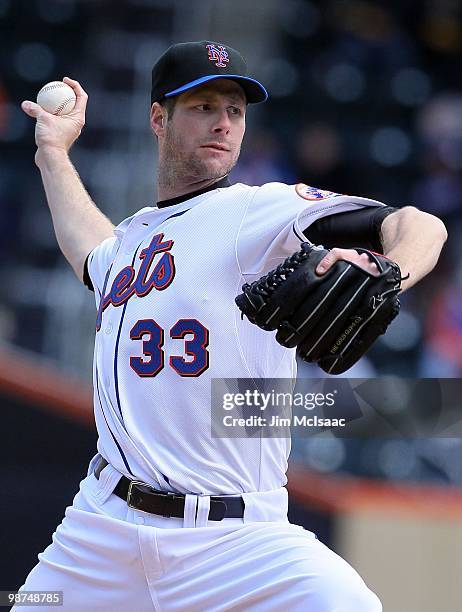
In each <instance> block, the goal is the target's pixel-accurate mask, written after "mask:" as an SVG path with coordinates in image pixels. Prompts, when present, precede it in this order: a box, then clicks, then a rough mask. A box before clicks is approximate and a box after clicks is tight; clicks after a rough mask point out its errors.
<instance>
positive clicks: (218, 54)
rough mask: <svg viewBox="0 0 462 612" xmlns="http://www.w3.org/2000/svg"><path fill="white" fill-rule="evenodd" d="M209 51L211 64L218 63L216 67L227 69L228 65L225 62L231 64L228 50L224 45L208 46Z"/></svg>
mask: <svg viewBox="0 0 462 612" xmlns="http://www.w3.org/2000/svg"><path fill="white" fill-rule="evenodd" d="M206 47H207V49H208V50H209V60H210V61H211V62H216V63H215V66H218V68H226V64H225V63H224V62H229V57H228V52H227V51H226V48H225V47H223V46H222V45H219V46H217V45H211V44H210V45H206Z"/></svg>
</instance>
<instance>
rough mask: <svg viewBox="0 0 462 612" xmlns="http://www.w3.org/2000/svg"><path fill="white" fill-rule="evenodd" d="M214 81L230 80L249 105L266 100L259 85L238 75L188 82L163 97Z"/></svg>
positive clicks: (262, 88) (248, 78)
mask: <svg viewBox="0 0 462 612" xmlns="http://www.w3.org/2000/svg"><path fill="white" fill-rule="evenodd" d="M214 79H231V80H233V81H236V82H237V83H239V85H241V87H242V89H243V90H244V92H245V95H246V97H247V101H248V102H249V103H251V104H258V103H259V102H264V101H265V100H267V99H268V92H267V91H266V89H265V88H264V87H263V85H262V84H261V83H259V82H258V81H256V80H255V79H251V78H250V77H245V76H241V75H240V74H211V75H209V76H204V77H201V78H200V79H196V80H195V81H190V82H189V83H186V85H182V86H181V87H178V88H177V89H174V90H173V91H169V92H168V93H166V94H165V97H166V98H170V97H171V96H176V95H178V94H180V93H183V91H188V89H192V88H193V87H197V86H198V85H202V84H203V83H207V81H213V80H214Z"/></svg>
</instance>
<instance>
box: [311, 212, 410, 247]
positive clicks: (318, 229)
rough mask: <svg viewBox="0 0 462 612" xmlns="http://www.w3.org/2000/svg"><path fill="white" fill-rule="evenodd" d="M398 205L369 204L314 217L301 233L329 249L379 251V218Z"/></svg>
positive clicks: (381, 221) (383, 217) (380, 244)
mask: <svg viewBox="0 0 462 612" xmlns="http://www.w3.org/2000/svg"><path fill="white" fill-rule="evenodd" d="M397 210H399V208H394V207H393V206H381V207H376V206H370V207H367V208H361V209H359V210H351V211H347V212H342V213H338V214H336V215H330V216H328V217H323V218H322V219H318V220H317V221H315V222H314V223H313V224H312V225H310V226H309V227H308V228H307V229H306V230H304V232H303V233H304V235H305V236H306V238H308V240H309V241H310V242H313V243H314V244H322V245H323V246H324V247H326V248H328V249H331V248H333V247H340V248H344V249H352V248H354V247H363V248H365V249H370V250H371V251H376V252H377V253H383V245H382V240H381V234H380V228H381V226H382V223H383V220H384V219H385V218H386V217H388V215H390V214H392V213H394V212H396V211H397Z"/></svg>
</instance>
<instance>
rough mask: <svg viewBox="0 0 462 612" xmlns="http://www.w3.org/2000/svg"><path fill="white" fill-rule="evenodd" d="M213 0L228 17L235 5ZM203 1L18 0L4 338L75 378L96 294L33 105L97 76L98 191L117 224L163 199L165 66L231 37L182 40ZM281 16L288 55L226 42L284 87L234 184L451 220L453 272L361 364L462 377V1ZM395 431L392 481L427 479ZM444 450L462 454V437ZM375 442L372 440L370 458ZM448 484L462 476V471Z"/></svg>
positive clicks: (6, 31) (4, 62)
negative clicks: (155, 131)
mask: <svg viewBox="0 0 462 612" xmlns="http://www.w3.org/2000/svg"><path fill="white" fill-rule="evenodd" d="M193 4H194V3H193ZM198 4H199V3H198ZM200 4H201V6H202V14H203V15H205V14H206V11H209V15H214V16H215V20H219V14H218V11H219V7H220V6H224V3H223V2H221V1H217V2H215V3H214V2H211V1H209V2H206V1H205V0H204V2H201V3H200ZM244 4H245V3H244ZM237 5H239V2H237V3H236V6H237ZM247 6H248V10H249V12H251V11H252V7H251V6H250V5H247ZM259 6H260V10H263V9H262V7H261V5H259ZM254 8H255V7H254ZM188 10H189V11H193V10H194V9H193V8H192V7H191V3H188V2H184V1H182V0H177V1H176V2H165V1H164V0H124V1H121V2H117V3H115V2H109V1H108V0H92V1H85V0H28V1H26V0H15V1H13V0H0V32H1V35H0V151H1V155H0V231H1V235H2V240H1V242H0V255H1V260H0V274H1V275H2V278H3V282H2V283H1V285H0V339H1V340H3V341H4V342H11V343H14V344H15V345H18V346H21V347H24V348H27V349H30V350H33V351H37V352H39V353H41V354H46V355H47V356H49V357H50V358H52V359H54V360H55V361H57V362H59V363H60V365H61V366H62V368H63V369H64V370H67V371H69V372H72V373H81V374H83V375H85V376H87V375H88V374H89V372H90V367H91V366H90V364H91V354H92V335H93V320H94V303H93V297H92V295H90V294H89V293H88V292H86V290H82V288H81V287H80V285H79V282H78V281H77V280H76V279H75V278H74V277H73V275H72V273H71V272H70V270H69V269H68V268H67V265H66V263H65V262H64V259H63V258H62V257H61V255H60V254H59V251H58V248H57V245H56V241H55V238H54V235H53V231H52V224H51V220H50V216H49V213H48V210H47V207H46V204H45V199H44V194H43V190H42V187H41V183H40V179H39V175H38V172H37V170H36V169H35V167H34V164H33V155H34V145H33V125H32V122H31V120H30V119H29V118H27V117H26V116H25V115H23V113H22V111H21V110H20V108H19V104H20V102H21V100H23V99H26V98H28V99H31V98H34V97H35V95H36V93H37V91H38V89H39V88H40V87H41V86H42V85H43V84H44V83H45V82H47V81H50V80H56V79H61V78H62V77H63V76H66V75H69V76H71V77H73V78H77V79H78V80H80V81H81V83H82V84H83V85H84V87H85V88H86V89H87V91H88V92H89V94H90V102H89V109H88V116H87V127H86V128H85V130H84V133H83V134H82V137H81V139H80V141H79V143H78V144H77V145H76V146H75V148H74V150H73V152H72V158H73V160H74V162H75V164H76V166H77V168H78V170H79V172H80V174H81V176H82V178H83V181H84V183H85V185H86V186H87V188H88V189H89V191H90V193H91V195H92V196H93V198H94V199H95V201H96V202H97V204H98V205H99V206H101V208H102V209H103V210H104V211H105V212H106V213H107V214H108V216H109V217H111V219H112V220H113V221H114V222H115V223H118V222H119V221H120V220H122V219H123V218H124V217H125V216H127V215H129V214H131V213H133V212H134V211H135V210H137V209H139V208H141V207H142V206H146V205H151V204H153V203H154V202H155V193H154V182H155V155H154V146H153V144H154V143H153V139H152V136H151V135H150V132H149V129H148V112H149V87H150V69H151V67H152V63H153V61H154V60H155V58H156V57H157V56H158V55H159V54H160V53H161V52H162V51H163V50H164V49H165V48H166V47H167V46H168V45H169V44H171V43H172V42H178V41H179V40H186V39H188V38H189V39H192V38H195V39H202V38H211V39H212V40H217V39H218V40H219V41H222V38H220V36H218V35H217V36H215V34H219V32H220V30H219V29H218V30H217V31H215V29H214V28H213V27H212V25H213V23H214V22H213V21H210V22H209V24H208V27H205V26H204V30H203V31H202V32H201V31H200V29H199V30H198V29H197V27H196V29H194V30H191V35H190V36H185V35H184V32H185V29H184V28H185V26H184V24H183V29H182V30H181V32H182V37H181V38H178V36H179V35H178V31H179V30H178V21H179V19H182V20H183V21H184V19H185V11H186V12H187V11H188ZM197 10H199V9H197ZM267 10H268V11H269V12H271V15H270V17H271V18H270V19H269V22H270V23H271V24H272V27H271V29H268V30H267V37H268V40H270V41H271V45H270V48H271V51H270V52H268V50H267V48H266V50H264V51H262V49H264V48H265V47H264V45H263V46H262V45H259V47H258V48H259V49H260V53H258V54H257V53H256V54H255V56H254V55H252V53H250V55H249V53H248V52H247V53H246V52H245V48H247V49H249V48H250V49H252V41H250V43H249V41H248V40H247V41H246V44H245V45H244V49H243V48H242V46H241V45H240V42H242V41H241V39H240V37H239V27H238V25H239V24H236V35H235V37H233V38H228V39H224V40H223V42H225V43H228V44H231V45H232V46H235V47H237V48H240V49H242V50H243V52H244V53H245V54H246V55H247V59H248V63H249V66H250V70H251V72H252V73H253V74H255V75H256V76H257V78H259V79H260V80H261V81H262V82H263V83H264V84H265V85H266V86H267V88H268V90H269V92H270V100H269V102H268V103H266V104H264V105H261V106H259V107H257V108H253V109H250V112H249V118H248V130H247V135H246V138H245V140H244V146H243V152H242V155H241V159H240V162H239V164H238V166H237V167H236V169H235V170H234V171H233V173H232V179H233V180H234V181H242V182H246V183H249V184H262V183H265V182H269V181H284V182H288V183H296V182H304V183H308V184H311V185H315V186H317V187H320V188H324V189H329V190H332V191H336V192H341V193H351V194H355V195H361V196H368V197H372V198H375V199H378V200H381V201H383V202H385V203H386V204H389V205H392V206H398V207H400V206H405V205H409V204H412V205H415V206H417V207H418V208H420V209H422V210H424V211H427V212H430V213H433V214H436V215H438V216H439V217H441V218H442V219H443V220H444V222H445V223H446V226H447V229H448V232H449V240H448V242H447V245H446V247H445V249H444V253H443V256H442V258H441V260H440V263H439V265H438V267H437V269H436V270H435V271H434V272H433V273H431V274H430V275H429V276H428V277H427V278H426V279H425V280H424V281H422V282H421V283H420V284H419V285H418V286H417V287H416V288H414V289H413V290H412V291H410V292H409V293H405V294H403V296H402V312H401V315H400V316H399V317H398V318H397V319H396V320H395V321H394V322H393V324H392V326H391V328H390V330H389V332H388V333H387V334H386V335H385V336H384V337H383V338H382V339H380V341H379V342H378V343H377V344H376V345H375V346H374V348H373V350H372V351H371V352H370V354H369V355H368V358H367V359H365V360H364V361H363V362H362V363H361V364H360V366H359V369H358V370H357V371H356V372H357V373H356V376H359V377H361V376H374V375H377V374H378V375H382V374H396V375H400V376H407V377H415V378H421V377H442V378H444V377H460V376H461V375H462V309H461V307H460V304H461V303H462V267H461V266H460V265H459V261H460V259H461V256H462V174H461V170H462V86H461V83H460V76H459V74H460V62H459V60H460V57H461V52H462V3H461V2H460V1H454V0H427V1H426V2H417V1H416V0H401V1H400V2H386V3H385V2H366V1H363V0H330V1H326V2H320V1H318V2H315V1H310V0H284V2H280V1H277V0H274V1H273V0H271V1H269V0H268V2H267ZM210 19H211V17H210ZM249 19H251V17H249ZM191 23H192V21H191ZM228 31H229V30H228ZM260 36H261V34H260ZM255 45H256V48H257V42H255ZM302 369H303V366H302ZM392 442H393V444H392V447H389V448H388V447H387V449H386V450H384V451H383V452H382V455H380V456H382V458H383V457H384V458H385V459H383V461H384V462H385V463H384V465H389V466H392V467H391V468H389V472H388V473H387V472H386V470H385V471H384V470H382V473H381V475H382V476H384V477H407V476H410V475H411V476H412V475H414V476H415V477H419V474H420V476H421V475H422V474H421V473H420V472H419V470H418V466H419V465H421V464H420V463H418V462H417V463H416V462H415V457H416V456H417V455H416V453H417V451H413V452H414V454H412V452H411V451H409V449H408V448H407V447H406V448H404V447H403V446H402V445H401V446H399V444H400V443H398V442H399V441H396V440H395V441H392ZM403 444H404V443H403ZM438 444H443V445H444V444H446V446H447V445H448V444H449V446H451V444H452V445H453V446H451V448H450V449H449V450H450V451H451V453H454V452H459V453H461V452H462V450H461V447H460V445H459V442H458V441H453V442H451V441H450V440H449V441H448V440H443V441H441V440H440V441H439V442H438ZM342 445H343V446H342ZM295 446H296V452H298V451H297V448H298V446H297V444H296V445H295ZM308 446H309V445H308ZM340 446H341V447H342V448H343V450H342V448H341V449H340V450H339V448H340V447H339V441H335V440H334V442H332V448H331V451H329V452H330V454H329V453H328V451H327V450H326V449H328V445H323V446H319V445H318V450H319V451H320V452H321V455H322V456H323V457H328V459H326V462H327V463H326V465H327V466H329V465H330V466H331V468H329V467H327V468H326V469H343V468H345V469H349V470H350V471H354V470H355V469H357V470H358V471H359V472H360V473H363V472H364V470H365V468H364V467H357V468H354V466H352V465H351V461H349V462H348V461H346V460H345V462H344V463H342V461H340V460H337V461H333V460H332V457H337V459H338V458H339V457H340V458H342V457H344V455H343V454H342V453H345V448H346V445H345V444H344V443H340ZM446 446H445V447H444V449H443V450H442V451H441V453H442V456H443V455H444V457H446V456H448V455H447V453H446V452H443V451H445V449H446V450H447V448H446ZM307 448H308V447H307ZM313 448H314V447H313ZM375 448H376V450H377V447H375ZM403 448H404V450H403ZM435 448H436V447H434V446H433V447H432V449H431V450H428V448H427V447H425V448H424V447H423V445H422V444H420V446H419V450H418V452H419V453H420V454H421V455H425V456H427V455H428V456H430V455H431V456H436V455H438V452H439V451H438V449H436V450H435ZM438 448H439V447H438ZM299 450H300V449H299ZM300 452H301V454H302V455H303V456H304V457H305V458H306V456H308V455H309V452H311V451H308V450H306V449H304V450H303V449H302V450H301V451H300ZM371 452H372V451H370V452H369V454H368V450H367V448H366V450H364V448H363V450H362V453H363V455H364V456H366V455H367V457H368V458H369V459H367V461H369V460H370V457H371ZM374 452H375V451H374ZM306 453H308V455H306ZM326 453H328V454H327V455H326ZM379 454H380V453H379ZM313 456H314V455H313ZM345 456H346V455H345ZM348 456H349V457H351V456H358V455H357V454H356V455H355V454H354V453H353V455H351V454H350V455H348ZM451 456H452V455H451ZM459 456H460V455H459ZM397 457H404V459H403V460H402V461H401V462H400V461H397ZM406 457H408V459H407V460H406ZM413 458H414V459H413ZM406 461H407V462H406ZM413 461H414V463H413ZM442 461H443V460H441V461H440V463H441V462H442ZM387 462H388V463H387ZM443 463H444V462H443ZM314 464H315V465H316V462H314ZM403 465H404V466H406V465H407V466H408V468H409V469H408V470H407V472H406V469H405V468H403V467H402V466H403ZM348 466H349V467H348ZM393 466H394V468H393ZM400 466H401V467H400ZM416 466H417V467H416ZM318 467H319V466H318ZM443 467H444V466H443ZM393 469H394V471H393ZM438 469H439V470H440V471H439V472H438V471H437V473H443V472H444V469H446V468H444V469H443V468H442V467H441V466H440V467H439V468H438ZM448 469H449V468H448ZM400 470H401V472H400ZM412 470H414V472H413V471H412ZM441 470H443V472H441ZM379 471H380V470H379ZM366 472H367V470H366ZM453 472H454V470H453ZM400 474H401V476H400ZM373 475H378V474H377V473H374V474H373ZM442 478H443V480H445V479H446V480H447V481H450V482H459V479H460V482H462V475H461V474H457V475H454V474H452V476H450V477H449V476H447V475H445V476H444V477H442Z"/></svg>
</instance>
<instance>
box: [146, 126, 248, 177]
mask: <svg viewBox="0 0 462 612" xmlns="http://www.w3.org/2000/svg"><path fill="white" fill-rule="evenodd" d="M188 146H190V144H189V143H187V142H183V139H182V138H181V135H177V134H175V133H174V131H173V128H172V127H168V128H167V131H166V133H165V140H164V145H163V148H162V154H161V155H160V156H159V167H158V181H159V184H160V185H162V186H163V187H174V186H177V185H178V184H179V183H182V182H184V181H185V180H192V181H193V182H199V181H207V180H213V179H219V178H221V177H222V176H226V175H227V174H229V172H231V170H232V169H233V168H234V166H235V165H236V162H237V160H238V158H239V153H240V149H238V150H237V151H235V152H234V153H233V154H232V157H231V159H229V158H228V161H223V162H222V163H211V162H210V161H207V160H206V159H203V158H201V157H200V156H199V155H198V154H197V153H196V152H194V151H193V152H191V153H188V152H187V151H188Z"/></svg>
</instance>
